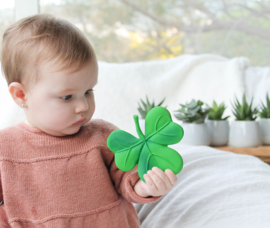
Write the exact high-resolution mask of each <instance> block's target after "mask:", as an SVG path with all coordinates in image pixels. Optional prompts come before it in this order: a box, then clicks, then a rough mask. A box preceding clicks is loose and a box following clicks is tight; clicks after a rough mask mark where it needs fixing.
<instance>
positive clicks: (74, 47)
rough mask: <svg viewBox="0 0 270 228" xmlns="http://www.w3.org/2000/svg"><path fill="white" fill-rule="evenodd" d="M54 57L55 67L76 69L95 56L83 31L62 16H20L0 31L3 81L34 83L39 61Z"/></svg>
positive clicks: (36, 77) (37, 73)
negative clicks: (0, 37)
mask: <svg viewBox="0 0 270 228" xmlns="http://www.w3.org/2000/svg"><path fill="white" fill-rule="evenodd" d="M51 60H54V61H55V63H57V64H59V66H60V67H59V71H61V70H65V69H72V72H75V71H77V70H79V69H80V68H81V67H83V66H85V65H86V64H87V63H88V62H89V61H91V60H95V61H96V56H95V52H94V50H93V48H92V46H91V44H90V43H89V41H88V40H87V39H86V38H85V36H84V35H83V33H82V32H81V31H80V30H79V29H78V28H77V27H75V26H74V25H72V24H71V23H69V22H68V21H66V20H62V19H58V18H55V17H54V16H53V15H50V14H39V15H35V16H31V17H27V18H24V19H22V20H20V21H18V22H16V23H14V24H13V25H11V26H10V27H9V28H8V29H7V30H6V31H5V33H4V35H3V44H2V50H1V67H2V72H3V74H4V75H5V78H6V81H7V84H8V85H9V84H10V83H11V82H19V83H24V84H25V86H26V87H27V85H29V84H31V85H32V84H35V83H37V82H38V80H39V67H40V65H41V63H42V62H46V61H51Z"/></svg>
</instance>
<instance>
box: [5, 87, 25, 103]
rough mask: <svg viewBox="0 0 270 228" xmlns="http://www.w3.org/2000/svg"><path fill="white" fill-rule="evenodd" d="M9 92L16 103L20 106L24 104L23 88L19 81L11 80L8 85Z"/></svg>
mask: <svg viewBox="0 0 270 228" xmlns="http://www.w3.org/2000/svg"><path fill="white" fill-rule="evenodd" d="M8 90H9V93H10V95H11V96H12V98H13V100H14V101H15V103H16V104H17V105H19V106H20V107H22V104H25V102H26V99H25V89H24V86H23V85H22V84H21V83H19V82H12V83H10V85H9V87H8Z"/></svg>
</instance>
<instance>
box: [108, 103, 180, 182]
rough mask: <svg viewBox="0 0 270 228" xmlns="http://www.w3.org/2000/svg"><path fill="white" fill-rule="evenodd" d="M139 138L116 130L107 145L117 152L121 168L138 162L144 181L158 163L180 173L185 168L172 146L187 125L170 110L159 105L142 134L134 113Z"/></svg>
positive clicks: (127, 167)
mask: <svg viewBox="0 0 270 228" xmlns="http://www.w3.org/2000/svg"><path fill="white" fill-rule="evenodd" d="M133 118H134V121H135V124H136V130H137V133H138V136H139V138H136V137H135V136H133V135H131V134H130V133H128V132H125V131H123V130H116V131H113V132H112V133H111V134H110V135H109V137H108V139H107V145H108V147H109V149H110V150H111V151H113V152H114V153H115V163H116V165H117V167H118V168H119V169H120V170H122V171H124V172H127V171H130V170H132V169H133V168H134V167H135V165H136V164H138V173H139V177H140V178H141V180H143V181H145V180H144V178H143V175H144V174H146V173H147V171H148V170H151V169H152V168H153V167H154V166H155V167H158V168H160V169H162V170H163V171H165V170H166V169H170V170H172V171H173V172H174V173H175V174H177V173H179V172H180V171H181V170H182V167H183V159H182V157H181V156H180V154H179V153H178V152H177V151H175V150H173V149H171V148H169V147H168V145H170V144H175V143H178V142H179V141H180V140H181V139H182V137H183V135H184V132H183V128H182V127H181V126H180V125H178V124H176V123H174V122H173V121H172V118H171V115H170V112H169V111H168V110H167V109H166V108H164V107H160V106H157V107H155V108H152V109H151V110H150V111H149V113H148V114H147V116H146V118H145V135H144V134H143V133H142V131H141V129H140V126H139V121H138V116H137V115H134V116H133Z"/></svg>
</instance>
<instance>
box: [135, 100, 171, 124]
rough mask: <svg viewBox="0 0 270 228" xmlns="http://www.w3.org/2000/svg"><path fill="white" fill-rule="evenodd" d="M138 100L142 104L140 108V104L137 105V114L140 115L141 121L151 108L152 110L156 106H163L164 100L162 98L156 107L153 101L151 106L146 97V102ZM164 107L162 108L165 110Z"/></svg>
mask: <svg viewBox="0 0 270 228" xmlns="http://www.w3.org/2000/svg"><path fill="white" fill-rule="evenodd" d="M140 100H141V103H142V107H141V105H140V103H138V104H139V108H138V111H139V113H140V115H141V118H142V119H145V117H146V115H147V113H148V112H149V111H150V110H151V109H152V108H154V107H156V106H161V105H162V104H163V102H164V100H165V98H164V99H163V100H162V101H161V102H160V103H159V104H157V105H155V101H153V102H152V104H151V103H150V102H149V100H148V97H147V96H146V101H143V100H142V99H140ZM166 107H167V106H166ZM166 107H164V108H166Z"/></svg>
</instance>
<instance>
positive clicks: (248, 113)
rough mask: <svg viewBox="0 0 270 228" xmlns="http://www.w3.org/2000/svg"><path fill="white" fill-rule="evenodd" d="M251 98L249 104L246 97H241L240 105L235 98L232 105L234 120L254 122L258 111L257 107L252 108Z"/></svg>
mask: <svg viewBox="0 0 270 228" xmlns="http://www.w3.org/2000/svg"><path fill="white" fill-rule="evenodd" d="M252 103H253V97H252V99H251V102H250V104H249V103H248V102H247V100H246V95H245V94H244V95H243V98H242V104H241V103H240V102H239V101H238V99H237V97H236V96H235V102H234V104H233V103H232V108H233V114H234V116H235V118H236V120H256V118H257V117H258V112H259V110H258V109H257V107H255V108H252Z"/></svg>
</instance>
